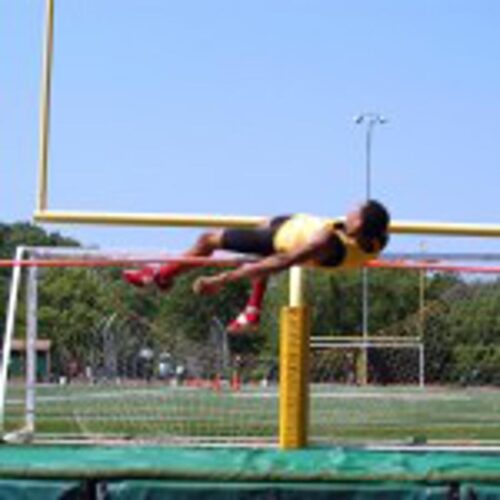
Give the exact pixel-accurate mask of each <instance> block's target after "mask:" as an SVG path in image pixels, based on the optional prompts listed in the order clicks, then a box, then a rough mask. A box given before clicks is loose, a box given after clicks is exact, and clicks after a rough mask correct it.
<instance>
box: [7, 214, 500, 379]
mask: <svg viewBox="0 0 500 500" xmlns="http://www.w3.org/2000/svg"><path fill="white" fill-rule="evenodd" d="M17 245H27V246H80V243H79V242H78V241H75V240H74V239H71V238H68V237H65V236H63V235H61V234H59V233H49V232H47V231H46V230H44V229H42V228H40V227H38V226H35V225H32V224H30V223H25V222H22V223H14V224H0V255H1V257H2V258H12V257H13V255H14V252H15V248H16V246H17ZM214 272H218V270H217V269H211V268H204V269H199V268H198V269H194V270H193V271H191V272H190V273H188V274H186V275H184V276H182V277H180V278H179V279H178V280H177V283H176V286H175V288H174V289H173V290H172V291H171V292H170V293H169V294H163V293H161V292H159V291H142V290H137V289H134V288H132V287H130V286H127V285H126V284H125V283H123V282H122V280H121V278H120V269H118V268H105V269H103V268H99V269H94V268H78V269H69V268H63V269H41V270H40V272H39V304H38V332H39V337H40V338H47V339H50V340H51V341H52V350H51V355H52V372H53V375H54V376H59V375H61V374H68V371H70V372H71V371H72V372H74V374H78V373H84V372H85V371H86V370H89V371H90V372H91V373H92V375H93V376H96V377H97V376H100V377H107V376H111V377H113V376H115V377H116V376H143V375H144V373H149V374H150V375H152V376H156V375H159V371H158V366H160V365H161V366H163V369H164V374H165V373H167V374H168V373H173V372H174V371H175V369H176V367H178V366H182V367H183V369H184V370H185V372H186V373H188V374H192V376H195V377H199V378H210V377H213V376H214V375H216V374H222V375H223V376H227V377H229V376H230V373H231V371H233V370H235V369H238V370H240V371H242V373H244V374H246V375H247V376H248V377H249V378H255V379H258V378H259V377H271V378H273V377H274V378H276V377H277V356H278V337H279V311H280V308H281V307H282V306H283V305H286V303H287V294H288V283H287V276H286V273H284V274H280V275H278V276H276V277H273V278H272V280H271V281H270V286H269V289H268V293H267V295H266V300H265V304H264V310H263V317H262V324H261V331H260V332H259V333H258V334H256V335H248V336H238V337H235V338H232V337H230V336H228V335H227V334H226V332H225V331H224V325H226V324H227V323H228V322H229V321H230V320H231V319H233V317H234V316H235V315H236V314H238V312H239V310H240V309H241V307H242V306H243V305H244V304H245V301H246V294H247V291H248V290H247V288H248V284H247V283H244V282H241V283H234V284H231V285H230V286H228V287H226V288H224V289H223V290H222V292H221V293H219V294H218V295H215V296H210V297H197V296H194V295H193V294H192V291H191V284H192V281H193V279H194V278H195V277H196V276H198V275H200V274H203V273H214ZM369 283H370V286H369V298H370V300H369V334H370V336H380V337H391V336H397V337H412V338H413V337H420V336H422V338H423V342H424V346H425V353H426V372H425V377H426V381H427V382H428V383H435V384H445V383H446V384H465V385H468V384H492V385H497V384H500V349H499V341H498V339H499V338H500V315H499V311H500V281H499V279H498V278H497V277H496V276H493V277H489V278H485V277H483V276H473V275H462V274H459V273H425V275H422V274H421V271H399V270H398V271H396V270H373V271H370V272H369ZM9 284H10V270H8V269H2V270H0V293H1V295H0V296H1V297H2V304H4V305H3V306H1V307H0V320H1V321H2V324H5V314H6V305H7V299H8V291H9ZM361 286H362V285H361V275H360V272H358V271H350V272H334V273H331V272H324V271H308V273H307V289H308V293H309V303H310V304H311V314H312V333H313V335H321V336H332V337H334V336H354V335H360V332H361V329H362V326H361V322H362V314H361V310H362V303H361ZM25 307H26V304H25V301H24V293H22V294H21V301H20V305H19V307H18V314H17V318H16V336H18V337H21V338H22V337H23V336H24V335H25V317H24V315H25ZM356 352H357V351H356V350H355V349H331V350H322V351H318V352H316V351H313V354H312V359H311V363H310V365H311V377H312V380H313V381H316V382H321V381H332V382H344V381H349V380H352V371H353V364H352V363H353V361H352V360H353V358H354V355H355V353H356ZM417 355H418V353H417V351H416V350H412V349H394V348H389V347H388V348H376V349H370V350H369V377H370V380H372V381H373V382H378V383H407V382H412V381H415V380H416V375H417ZM160 375H161V373H160Z"/></svg>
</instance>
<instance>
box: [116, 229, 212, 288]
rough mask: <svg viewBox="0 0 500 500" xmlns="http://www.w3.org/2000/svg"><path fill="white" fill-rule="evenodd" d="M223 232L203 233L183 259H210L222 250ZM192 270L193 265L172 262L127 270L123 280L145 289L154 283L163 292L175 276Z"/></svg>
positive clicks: (184, 254)
mask: <svg viewBox="0 0 500 500" xmlns="http://www.w3.org/2000/svg"><path fill="white" fill-rule="evenodd" d="M221 243H222V231H211V232H206V233H203V234H202V235H201V236H200V237H199V238H198V239H197V240H196V243H195V244H194V245H193V246H192V247H191V248H190V249H189V250H187V251H186V252H184V253H183V254H182V256H183V257H208V256H210V255H212V253H213V252H214V251H215V250H217V249H219V248H221ZM191 268H192V265H191V264H183V263H180V262H172V263H168V264H164V265H162V266H160V267H154V266H145V267H143V268H141V269H127V270H125V271H124V272H123V278H124V279H125V280H126V281H127V282H128V283H130V284H131V285H135V286H137V287H144V286H146V285H149V284H151V283H154V284H156V285H157V286H158V288H160V289H162V290H167V289H169V288H170V287H171V286H172V284H173V279H174V277H175V276H177V275H179V274H181V273H183V272H185V271H187V270H189V269H191Z"/></svg>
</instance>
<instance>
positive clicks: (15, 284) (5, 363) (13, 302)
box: [0, 246, 24, 432]
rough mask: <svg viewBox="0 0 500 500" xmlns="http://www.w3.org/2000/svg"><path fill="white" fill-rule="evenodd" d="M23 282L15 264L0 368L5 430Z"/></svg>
mask: <svg viewBox="0 0 500 500" xmlns="http://www.w3.org/2000/svg"><path fill="white" fill-rule="evenodd" d="M23 254H24V247H21V246H19V247H17V248H16V256H15V261H16V262H19V261H21V260H22V258H23ZM20 282H21V266H19V265H14V267H13V268H12V278H11V282H10V294H9V305H8V307H7V317H6V320H5V333H4V336H3V348H2V366H1V368H0V431H1V432H4V431H5V396H6V392H7V376H8V370H9V362H10V353H11V348H12V338H13V337H14V326H15V319H16V309H17V297H18V294H19V286H20Z"/></svg>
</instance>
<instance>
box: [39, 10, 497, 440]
mask: <svg viewBox="0 0 500 500" xmlns="http://www.w3.org/2000/svg"><path fill="white" fill-rule="evenodd" d="M54 13H55V0H46V9H45V35H44V43H43V65H42V75H41V90H40V120H39V122H40V130H39V168H38V188H37V199H36V209H35V211H34V220H35V221H37V222H42V223H71V224H105V225H123V226H148V227H155V226H156V227H168V226H170V227H239V228H250V227H255V226H256V225H258V224H259V223H261V222H262V221H263V217H259V216H230V215H208V214H178V213H110V212H91V211H79V210H53V209H52V208H51V207H50V205H49V185H48V180H49V163H50V162H49V130H50V104H51V80H52V64H53V52H54ZM390 231H391V232H392V233H395V234H420V235H423V234H429V235H440V236H483V237H499V236H500V225H499V224H471V223H443V222H408V221H407V222H404V221H394V222H392V224H391V227H390ZM301 283H302V277H301V272H300V271H297V270H294V271H292V278H291V292H292V293H291V301H290V306H289V307H288V308H285V309H284V310H283V311H282V315H281V335H282V341H281V348H282V354H281V356H282V365H283V367H282V372H281V376H282V377H284V378H283V379H282V380H281V382H282V383H281V386H282V387H283V392H282V393H281V396H280V397H281V398H282V399H281V410H282V412H283V415H281V417H280V423H281V431H280V444H281V446H282V447H283V448H297V447H303V446H306V445H307V401H308V395H307V386H308V383H307V365H306V363H307V358H308V349H309V345H308V344H309V314H308V310H307V307H306V306H305V304H304V300H303V298H302V292H301V290H302V285H301Z"/></svg>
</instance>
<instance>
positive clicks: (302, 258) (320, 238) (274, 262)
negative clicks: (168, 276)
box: [193, 229, 331, 294]
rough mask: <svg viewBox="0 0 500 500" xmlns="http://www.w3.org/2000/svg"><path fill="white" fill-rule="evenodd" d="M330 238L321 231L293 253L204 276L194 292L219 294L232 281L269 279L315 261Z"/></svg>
mask: <svg viewBox="0 0 500 500" xmlns="http://www.w3.org/2000/svg"><path fill="white" fill-rule="evenodd" d="M330 237H331V232H330V231H329V230H327V229H325V230H321V231H319V232H318V233H317V235H316V236H315V237H314V239H312V240H311V241H310V242H309V243H307V244H305V245H303V246H301V247H300V248H297V250H294V251H292V252H286V253H285V252H284V253H276V254H273V255H270V256H269V257H265V258H263V259H261V260H259V261H258V262H255V263H251V264H246V265H243V266H241V267H239V268H237V269H234V270H231V271H227V272H224V273H220V274H216V275H215V276H202V277H201V278H198V279H197V280H196V281H195V283H194V285H193V290H194V292H195V293H197V294H211V293H217V292H218V291H219V289H220V288H221V287H222V286H224V285H225V284H227V283H230V282H232V281H237V280H240V279H245V278H249V279H253V278H267V277H268V276H270V275H271V274H274V273H278V272H280V271H283V270H285V269H288V268H289V267H291V266H295V265H299V264H303V263H304V262H307V261H308V260H311V259H314V258H315V257H317V256H318V255H320V254H321V253H322V252H323V251H324V250H325V247H326V246H327V245H328V244H329V241H330Z"/></svg>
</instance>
